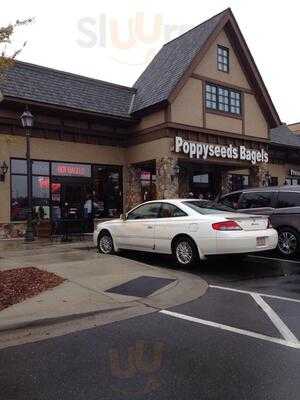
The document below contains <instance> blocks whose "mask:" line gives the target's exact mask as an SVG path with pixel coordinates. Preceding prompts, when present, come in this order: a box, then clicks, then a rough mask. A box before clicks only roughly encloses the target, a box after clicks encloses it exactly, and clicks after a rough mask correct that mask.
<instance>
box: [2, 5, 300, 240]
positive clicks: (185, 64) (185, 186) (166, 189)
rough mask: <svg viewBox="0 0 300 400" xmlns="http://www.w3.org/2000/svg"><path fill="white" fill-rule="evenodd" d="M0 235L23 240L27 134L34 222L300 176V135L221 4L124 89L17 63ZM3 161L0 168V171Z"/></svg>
mask: <svg viewBox="0 0 300 400" xmlns="http://www.w3.org/2000/svg"><path fill="white" fill-rule="evenodd" d="M1 91H2V94H3V96H4V100H3V101H2V102H1V103H0V166H1V165H3V162H5V164H6V165H7V166H8V172H7V173H6V175H2V177H1V182H0V198H1V207H0V226H1V228H0V236H1V237H4V238H8V237H16V236H22V235H23V233H24V224H25V221H26V215H27V212H28V190H27V167H26V162H25V152H26V145H25V134H24V129H23V128H22V127H21V123H20V115H21V114H22V112H23V111H24V109H25V108H29V109H30V111H31V113H32V114H33V115H34V127H33V128H32V131H31V137H32V139H31V159H32V174H33V178H32V197H33V208H34V212H35V215H36V216H37V218H39V219H43V220H44V221H49V224H51V223H54V222H57V221H59V220H60V219H62V218H63V217H64V216H66V215H70V214H72V215H73V216H74V218H75V217H76V218H78V219H81V218H84V208H85V207H84V205H85V204H86V202H87V201H88V200H90V204H92V206H91V207H92V215H93V218H96V219H103V218H113V217H118V216H119V215H120V214H121V213H122V212H123V211H126V210H128V209H129V208H131V207H133V206H134V205H136V204H139V203H140V202H142V201H145V200H151V199H156V198H157V199H159V198H171V197H172V198H174V197H185V196H191V195H192V196H194V197H204V198H205V197H207V198H213V197H214V196H216V195H217V194H218V193H219V192H221V191H222V192H227V191H230V190H235V189H240V188H243V187H248V186H261V185H270V184H273V185H278V184H285V183H291V184H296V183H300V182H298V174H299V179H300V157H299V155H298V150H299V148H300V140H299V139H300V136H298V135H297V134H296V130H295V131H292V130H291V129H289V127H288V126H286V125H284V124H282V123H281V121H280V118H279V116H278V114H277V112H276V109H275V107H274V105H273V103H272V100H271V97H270V95H269V93H268V91H267V89H266V87H265V85H264V83H263V81H262V78H261V76H260V74H259V71H258V69H257V66H256V65H255V62H254V60H253V57H252V56H251V53H250V51H249V49H248V47H247V44H246V43H245V40H244V38H243V36H242V34H241V32H240V29H239V27H238V24H237V22H236V20H235V18H234V16H233V14H232V12H231V10H230V9H227V10H225V11H223V12H222V13H220V14H218V15H216V16H214V17H213V18H211V19H210V20H208V21H205V22H204V23H202V24H201V25H199V26H197V27H195V28H194V29H192V30H190V31H188V32H186V33H185V34H183V35H181V36H180V37H178V38H177V39H174V40H173V41H171V42H169V43H167V44H165V45H164V46H163V48H162V49H161V50H160V52H159V53H158V54H157V55H156V57H155V58H154V59H153V60H152V62H151V63H150V64H149V66H148V67H147V68H146V70H145V71H144V72H143V74H142V75H141V76H140V77H139V79H138V80H137V82H136V83H135V85H134V86H133V87H132V88H129V87H124V86H119V85H114V84H111V83H107V82H103V81H99V80H94V79H89V78H85V77H82V76H77V75H73V74H69V73H66V72H61V71H56V70H52V69H48V68H45V67H40V66H36V65H32V64H27V63H21V62H17V63H16V64H15V66H14V67H13V68H12V69H10V70H9V71H8V73H7V77H6V80H5V81H4V83H3V84H2V87H1ZM1 163H2V164H1Z"/></svg>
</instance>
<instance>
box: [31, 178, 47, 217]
mask: <svg viewBox="0 0 300 400" xmlns="http://www.w3.org/2000/svg"><path fill="white" fill-rule="evenodd" d="M49 200H50V181H49V178H48V177H46V176H33V177H32V204H33V210H34V213H35V214H36V216H37V217H38V218H39V219H49V218H50V207H49Z"/></svg>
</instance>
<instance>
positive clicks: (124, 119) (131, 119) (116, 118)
mask: <svg viewBox="0 0 300 400" xmlns="http://www.w3.org/2000/svg"><path fill="white" fill-rule="evenodd" d="M4 101H8V102H13V103H17V104H18V103H19V104H22V105H23V107H25V106H26V105H27V104H28V105H33V106H36V107H41V108H46V109H50V110H55V111H65V112H70V113H76V114H77V115H81V114H84V115H90V116H93V117H97V118H103V119H107V120H113V121H120V122H121V121H122V122H131V123H134V122H136V121H137V120H136V119H135V118H134V117H119V116H114V115H112V114H102V113H97V112H93V111H87V110H82V109H77V108H71V107H63V106H59V105H55V104H49V103H42V102H37V101H33V100H27V99H22V98H18V97H11V96H4Z"/></svg>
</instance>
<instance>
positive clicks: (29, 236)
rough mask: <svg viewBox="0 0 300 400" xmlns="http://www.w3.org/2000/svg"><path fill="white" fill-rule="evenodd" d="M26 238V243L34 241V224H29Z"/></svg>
mask: <svg viewBox="0 0 300 400" xmlns="http://www.w3.org/2000/svg"><path fill="white" fill-rule="evenodd" d="M24 239H25V242H26V243H27V242H34V232H33V229H32V226H28V225H27V227H26V232H25V236H24Z"/></svg>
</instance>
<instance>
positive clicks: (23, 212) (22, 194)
mask: <svg viewBox="0 0 300 400" xmlns="http://www.w3.org/2000/svg"><path fill="white" fill-rule="evenodd" d="M27 209H28V197H27V176H21V175H12V177H11V220H12V221H22V220H26V219H27Z"/></svg>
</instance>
